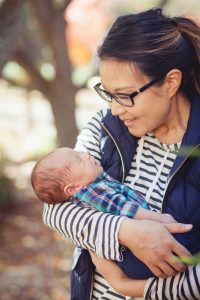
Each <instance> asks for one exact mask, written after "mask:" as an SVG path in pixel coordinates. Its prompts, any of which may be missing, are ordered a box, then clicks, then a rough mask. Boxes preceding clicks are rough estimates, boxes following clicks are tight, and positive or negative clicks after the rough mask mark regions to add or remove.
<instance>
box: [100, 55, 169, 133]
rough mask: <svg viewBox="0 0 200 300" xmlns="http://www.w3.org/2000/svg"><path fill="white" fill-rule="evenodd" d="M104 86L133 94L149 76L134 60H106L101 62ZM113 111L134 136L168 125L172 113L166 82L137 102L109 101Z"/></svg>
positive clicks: (147, 92) (142, 95) (154, 87)
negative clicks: (121, 103)
mask: <svg viewBox="0 0 200 300" xmlns="http://www.w3.org/2000/svg"><path fill="white" fill-rule="evenodd" d="M100 76H101V83H102V87H103V88H104V89H105V90H107V91H109V92H110V93H113V94H114V93H127V94H131V93H133V92H134V91H137V90H138V89H139V88H140V87H142V86H143V85H145V84H146V83H148V82H149V81H150V80H151V79H149V78H147V77H146V76H145V75H144V74H142V73H141V72H140V71H139V70H138V69H136V68H135V67H134V65H133V64H130V63H126V62H119V61H114V60H103V61H101V64H100ZM109 107H110V109H111V112H112V115H114V116H119V118H120V119H121V120H122V121H123V122H124V124H125V125H126V126H127V128H128V130H129V132H130V133H131V134H133V135H134V136H137V137H141V136H143V135H144V134H146V133H147V132H151V131H154V130H156V129H159V127H161V126H167V123H168V122H169V118H170V116H171V113H170V112H171V101H170V99H169V97H168V96H167V91H166V87H165V83H163V84H162V85H160V86H159V87H158V86H157V87H156V86H155V85H153V86H151V87H149V88H148V89H147V90H145V91H143V92H141V93H139V94H138V95H137V96H136V97H135V98H134V106H132V107H125V106H122V105H120V104H119V103H117V102H116V101H115V100H114V99H113V101H112V102H111V103H109Z"/></svg>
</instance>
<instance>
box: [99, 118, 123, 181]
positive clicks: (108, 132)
mask: <svg viewBox="0 0 200 300" xmlns="http://www.w3.org/2000/svg"><path fill="white" fill-rule="evenodd" d="M101 126H102V127H103V129H104V130H105V131H106V132H107V134H108V135H109V136H110V138H111V139H112V141H113V143H114V144H115V146H116V148H117V151H118V153H119V156H120V159H121V162H122V174H123V175H122V183H123V182H124V180H125V165H124V160H123V156H122V154H121V151H120V149H119V147H118V145H117V142H116V140H115V139H114V137H113V136H112V134H111V133H110V131H109V130H108V129H107V128H106V126H105V125H104V123H101Z"/></svg>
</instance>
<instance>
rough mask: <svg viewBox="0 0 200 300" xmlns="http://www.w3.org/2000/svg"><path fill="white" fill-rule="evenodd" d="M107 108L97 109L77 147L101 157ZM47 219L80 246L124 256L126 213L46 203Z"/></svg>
mask: <svg viewBox="0 0 200 300" xmlns="http://www.w3.org/2000/svg"><path fill="white" fill-rule="evenodd" d="M103 113H104V112H103V111H100V112H98V113H96V115H95V116H94V117H93V118H92V119H91V121H90V122H89V123H88V124H87V125H86V127H85V129H83V131H82V132H81V134H80V135H79V137H78V140H77V144H76V147H75V150H77V151H83V152H89V153H90V154H91V155H93V156H95V158H96V159H98V160H100V159H101V154H100V153H101V151H100V130H101V125H100V122H101V119H102V117H103ZM43 220H44V223H45V224H46V225H48V226H50V227H51V228H53V229H54V230H57V231H58V232H60V233H61V234H62V235H63V236H64V237H66V238H68V239H70V240H71V241H72V242H73V243H74V244H76V245H77V246H80V247H83V248H85V249H89V250H92V251H94V252H96V253H97V255H99V256H100V257H103V258H108V259H113V260H118V261H119V260H121V251H120V249H121V247H120V245H119V241H118V233H119V228H120V224H121V221H122V220H123V217H119V216H113V215H111V214H107V213H102V212H98V211H96V210H93V209H91V208H84V207H81V206H79V205H77V204H75V203H62V204H57V205H48V204H45V206H44V212H43Z"/></svg>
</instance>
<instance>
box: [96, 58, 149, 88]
mask: <svg viewBox="0 0 200 300" xmlns="http://www.w3.org/2000/svg"><path fill="white" fill-rule="evenodd" d="M100 76H101V83H102V85H103V87H104V88H106V89H108V90H112V91H113V90H118V89H121V88H123V89H124V88H129V87H131V88H134V86H135V87H137V86H138V83H141V82H142V81H143V80H144V78H143V77H144V76H142V74H141V72H140V71H139V70H138V68H136V66H135V65H134V64H133V63H129V62H121V61H116V60H111V59H110V60H109V59H106V60H102V61H101V62H100Z"/></svg>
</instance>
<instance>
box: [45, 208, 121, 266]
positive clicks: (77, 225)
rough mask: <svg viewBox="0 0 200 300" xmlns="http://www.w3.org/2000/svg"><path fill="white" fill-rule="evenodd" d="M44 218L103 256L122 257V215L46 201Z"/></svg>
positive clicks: (78, 244)
mask: <svg viewBox="0 0 200 300" xmlns="http://www.w3.org/2000/svg"><path fill="white" fill-rule="evenodd" d="M43 220H44V223H45V224H46V225H48V226H49V227H51V228H52V229H54V230H57V231H58V232H59V233H61V234H62V235H63V236H64V237H65V238H67V239H70V240H71V241H72V242H73V243H74V244H76V245H77V246H80V247H82V248H85V249H88V250H92V251H93V252H96V253H97V255H99V256H100V257H103V258H108V259H113V260H118V261H120V260H121V251H120V248H121V246H120V244H119V240H118V233H119V228H120V224H121V222H122V221H123V218H122V217H119V216H113V215H110V214H105V213H101V212H98V211H95V210H93V209H90V208H83V207H80V206H77V205H75V204H73V203H69V202H68V203H62V204H56V205H50V204H45V206H44V213H43Z"/></svg>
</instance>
